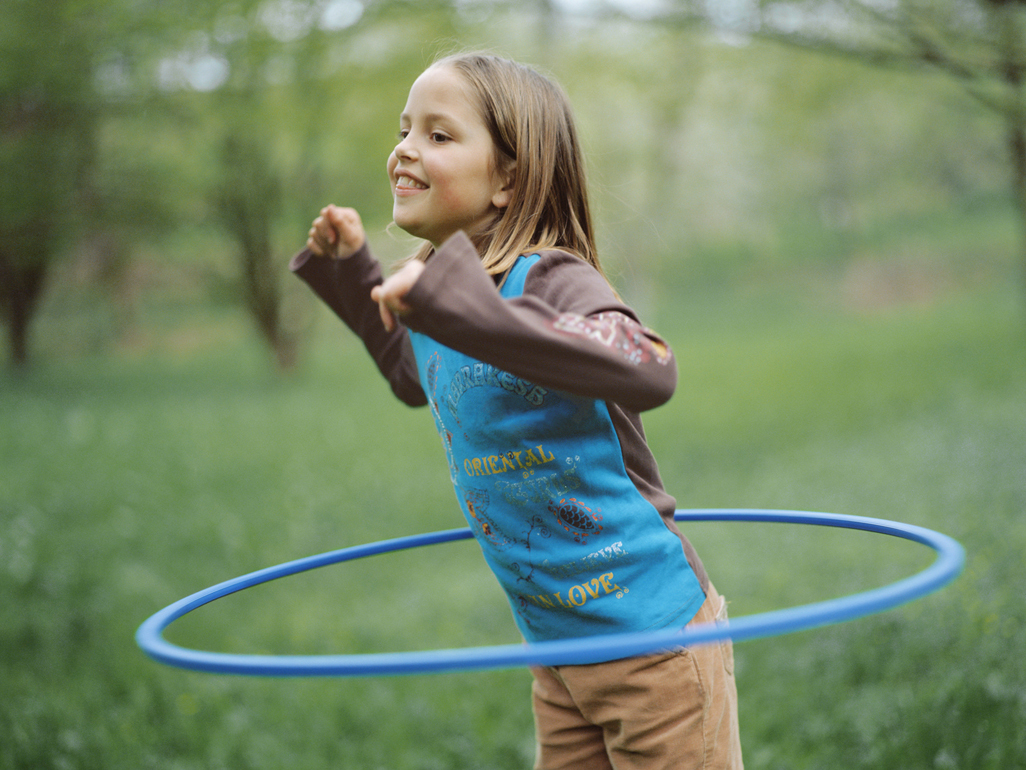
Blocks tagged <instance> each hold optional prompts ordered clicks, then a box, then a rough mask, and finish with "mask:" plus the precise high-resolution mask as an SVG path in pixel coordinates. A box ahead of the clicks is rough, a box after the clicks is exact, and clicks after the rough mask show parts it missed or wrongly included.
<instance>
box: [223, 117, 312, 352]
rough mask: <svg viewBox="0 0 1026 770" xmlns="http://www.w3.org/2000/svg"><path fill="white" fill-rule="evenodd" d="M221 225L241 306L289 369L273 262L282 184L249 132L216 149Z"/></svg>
mask: <svg viewBox="0 0 1026 770" xmlns="http://www.w3.org/2000/svg"><path fill="white" fill-rule="evenodd" d="M215 195H216V207H217V213H218V215H219V218H220V221H221V223H222V225H223V227H224V228H225V230H227V231H228V232H229V233H231V235H232V236H233V237H234V239H235V240H236V242H237V243H238V246H239V267H240V274H241V275H240V277H241V280H242V294H243V299H244V302H245V306H246V308H247V310H248V311H249V313H250V315H251V316H252V317H253V319H254V320H255V321H256V325H257V329H258V330H259V332H260V334H261V336H262V337H263V339H264V341H265V342H267V344H268V345H270V347H271V350H273V351H274V354H275V356H276V359H277V362H278V366H279V367H280V368H282V369H289V368H291V367H292V365H293V364H294V363H295V359H296V341H295V339H294V338H293V337H292V336H291V335H290V334H289V333H288V332H287V331H286V330H285V329H284V328H283V327H282V323H281V290H280V286H279V282H278V279H277V276H278V272H279V270H278V267H279V265H278V262H277V260H275V258H274V257H275V251H274V247H273V245H272V238H271V227H272V223H273V222H274V220H275V218H276V217H277V216H278V215H279V213H280V210H281V206H282V184H281V179H280V177H279V175H278V174H277V173H276V172H275V170H274V169H273V168H272V167H271V165H270V163H269V153H268V151H267V148H266V147H265V146H263V145H262V144H261V142H260V140H259V139H258V138H256V136H255V135H254V133H253V132H251V131H247V130H245V129H242V130H239V131H236V132H230V133H228V135H227V136H226V137H225V139H224V141H223V144H222V147H221V178H220V180H219V182H218V186H217V189H216V192H215Z"/></svg>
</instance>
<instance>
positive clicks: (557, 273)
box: [402, 233, 677, 412]
mask: <svg viewBox="0 0 1026 770" xmlns="http://www.w3.org/2000/svg"><path fill="white" fill-rule="evenodd" d="M403 302H404V304H405V306H406V307H405V308H404V312H403V314H402V319H403V322H404V323H406V324H407V325H408V326H409V327H410V328H411V329H414V330H416V331H419V332H423V333H424V334H427V335H428V336H430V337H432V338H433V339H435V340H437V341H438V342H441V343H442V344H443V345H446V346H448V347H451V348H453V349H456V350H459V351H460V352H462V353H465V354H467V355H470V356H473V357H474V358H478V359H480V360H481V361H485V362H486V363H489V364H492V365H494V366H497V367H499V368H501V369H503V370H505V371H508V372H510V373H511V374H515V375H516V376H518V377H522V378H524V379H527V380H530V381H531V382H533V383H535V384H538V385H542V386H544V387H548V388H554V389H558V390H563V391H566V392H569V393H574V394H576V395H580V396H587V397H589V398H596V399H601V400H604V401H612V402H614V403H617V404H620V405H621V406H623V407H625V408H627V409H629V410H631V411H636V412H640V411H644V410H646V409H652V408H654V407H656V406H660V405H661V404H663V403H665V402H666V401H668V400H669V399H670V396H671V395H673V391H674V389H675V387H676V384H677V367H676V362H675V361H674V358H673V354H672V352H671V351H670V349H669V347H668V346H667V344H666V343H665V342H664V341H663V340H662V339H661V338H659V337H658V336H657V335H656V334H655V333H654V332H652V331H650V330H648V329H646V328H644V327H643V326H642V325H641V324H640V323H639V322H638V319H637V318H636V316H635V315H634V312H633V311H632V310H631V309H630V308H629V307H627V306H626V305H624V304H623V303H622V302H620V301H619V300H618V299H617V298H616V295H615V294H614V293H613V290H612V289H611V288H610V287H609V284H608V283H607V282H606V280H605V278H603V277H602V276H601V275H600V274H599V273H598V271H597V270H595V269H594V268H593V267H592V266H591V265H589V264H587V263H586V262H584V261H583V260H581V259H578V258H577V257H574V256H573V255H570V254H566V253H563V252H553V251H549V252H544V253H543V254H542V259H541V261H540V262H538V263H537V264H536V265H534V266H533V267H532V268H531V271H530V272H529V273H528V277H527V282H526V284H525V286H524V294H523V296H521V297H518V298H515V299H510V300H506V299H503V298H502V297H501V296H500V294H499V292H498V291H497V290H496V288H495V283H494V281H493V279H492V278H491V276H489V275H488V274H487V273H486V272H485V270H484V268H483V267H482V266H481V261H480V257H479V256H478V254H477V252H476V250H475V249H474V247H473V245H472V244H471V242H470V240H469V239H468V238H467V237H466V236H465V235H463V234H462V233H459V234H457V235H456V236H454V237H453V238H451V239H450V240H449V241H448V242H447V243H445V244H443V246H442V248H441V249H439V250H438V251H437V252H436V253H435V254H434V255H433V256H432V257H431V259H430V260H428V263H427V266H426V268H425V269H424V271H423V273H422V274H421V275H420V277H419V278H418V279H417V281H416V283H415V284H414V285H413V286H412V287H411V288H410V289H409V291H408V292H407V293H406V294H405V296H404V297H403Z"/></svg>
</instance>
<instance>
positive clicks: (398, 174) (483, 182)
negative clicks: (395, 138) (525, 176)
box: [388, 65, 509, 248]
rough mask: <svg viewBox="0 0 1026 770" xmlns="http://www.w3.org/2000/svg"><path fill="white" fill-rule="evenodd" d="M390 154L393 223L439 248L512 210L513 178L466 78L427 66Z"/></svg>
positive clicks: (405, 113) (404, 113) (411, 96)
mask: <svg viewBox="0 0 1026 770" xmlns="http://www.w3.org/2000/svg"><path fill="white" fill-rule="evenodd" d="M399 126H400V130H399V144H398V145H396V148H395V150H394V151H393V152H392V154H391V155H389V156H388V178H389V180H390V181H391V185H392V196H393V201H394V203H393V206H392V217H393V219H394V220H395V223H396V224H397V225H399V227H401V228H402V229H403V230H405V231H406V232H408V233H410V234H411V235H414V236H417V237H418V238H424V239H426V240H428V241H430V242H431V244H432V245H433V246H434V247H435V248H438V247H439V246H441V245H442V243H444V242H445V240H446V239H448V238H449V237H450V236H452V235H454V234H455V233H456V232H457V231H458V230H463V231H465V232H466V233H467V234H468V235H471V236H473V235H474V234H475V233H477V232H478V231H480V230H481V229H482V228H484V227H486V226H487V225H488V224H489V223H490V222H491V221H492V219H493V218H494V216H495V214H496V212H497V211H498V209H501V208H503V207H505V206H507V205H508V204H509V184H508V183H507V178H506V177H508V175H503V174H500V173H498V171H497V170H496V168H495V143H494V142H493V141H492V137H491V134H490V133H489V131H488V127H487V126H486V125H485V123H484V120H483V119H482V117H481V114H480V110H479V108H478V106H477V102H476V100H475V98H474V97H473V95H472V94H471V92H470V89H469V88H468V87H467V84H466V83H465V81H464V79H463V76H462V75H460V74H459V73H458V72H457V71H456V70H455V69H453V68H452V67H449V66H444V65H442V66H434V67H430V68H428V69H427V70H426V71H425V72H424V73H423V74H422V75H421V76H420V77H419V78H417V80H416V81H415V82H414V84H413V87H412V88H410V96H409V98H408V99H407V100H406V107H405V109H404V110H403V113H402V115H401V116H400V117H399Z"/></svg>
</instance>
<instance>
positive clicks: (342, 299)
mask: <svg viewBox="0 0 1026 770" xmlns="http://www.w3.org/2000/svg"><path fill="white" fill-rule="evenodd" d="M289 269H290V270H291V271H292V272H293V273H295V274H296V275H297V276H299V278H301V279H302V280H304V281H305V282H306V283H307V284H308V285H309V286H310V288H311V289H313V291H314V293H315V294H317V296H318V297H320V298H321V299H322V300H323V301H324V303H325V304H326V305H327V306H328V307H329V308H331V310H332V311H333V312H334V313H335V314H336V315H337V316H338V317H339V318H341V319H342V320H343V321H344V322H345V323H346V325H347V326H348V327H349V328H350V329H352V330H353V331H354V332H355V333H356V334H357V335H358V336H359V337H360V339H361V340H363V344H364V346H366V348H367V351H368V352H369V353H370V354H371V357H372V358H373V359H374V362H375V363H376V364H377V365H378V369H379V370H380V371H381V373H382V374H383V375H384V377H385V379H386V380H388V383H389V385H391V387H392V392H393V393H395V395H396V397H398V398H399V399H400V400H401V401H403V402H404V403H406V404H409V405H410V406H424V405H425V404H426V403H427V398H426V397H425V396H424V391H423V389H422V388H421V386H420V379H419V377H418V374H417V363H416V360H415V359H414V356H413V348H412V346H411V345H410V339H409V335H408V333H407V331H406V329H404V328H403V327H402V326H399V327H397V328H396V329H395V331H392V332H387V331H385V326H384V324H382V323H381V315H380V314H379V312H378V304H377V303H376V302H374V301H373V300H371V298H370V292H371V289H372V288H374V287H375V286H377V285H378V284H380V283H381V282H382V275H381V265H380V264H379V263H378V261H377V260H376V259H374V257H373V256H371V253H370V249H369V248H368V247H367V244H366V243H364V245H363V246H362V247H361V248H360V250H359V251H357V252H356V253H355V254H354V255H353V256H351V257H349V258H348V259H329V258H326V257H317V256H314V255H313V254H312V253H311V252H310V250H309V249H305V250H303V251H301V252H300V253H299V254H297V255H296V256H295V257H293V258H292V261H291V262H290V263H289Z"/></svg>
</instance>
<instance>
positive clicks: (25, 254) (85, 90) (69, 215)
mask: <svg viewBox="0 0 1026 770" xmlns="http://www.w3.org/2000/svg"><path fill="white" fill-rule="evenodd" d="M3 17H4V20H3V23H2V24H0V312H2V315H3V319H4V322H5V323H6V326H7V337H8V343H9V347H10V357H11V361H12V362H13V363H14V364H15V366H18V367H22V366H24V365H26V363H27V362H28V360H29V343H28V339H29V327H30V323H31V320H32V316H33V314H34V312H35V310H36V308H37V306H38V302H39V299H40V296H41V294H42V292H43V288H44V286H45V283H46V278H47V274H48V272H49V271H50V267H51V263H52V261H53V260H54V259H55V258H56V257H57V255H58V253H59V251H60V247H61V245H62V244H63V243H66V242H67V241H68V239H69V237H70V233H71V230H72V225H73V222H74V220H75V218H76V214H77V209H78V206H77V204H78V201H77V197H78V195H79V193H80V191H81V188H82V184H83V181H84V178H85V175H86V172H87V170H88V169H89V167H90V165H91V162H92V160H93V154H94V147H95V135H94V129H95V125H96V111H95V109H94V108H93V105H92V100H91V87H92V81H91V68H90V51H89V49H88V41H89V35H88V34H82V33H83V32H84V30H83V27H84V20H83V18H82V15H81V13H80V8H79V7H78V4H76V3H74V2H72V1H71V0H55V1H54V2H50V3H36V2H30V1H29V0H6V2H5V3H4V14H3Z"/></svg>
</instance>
